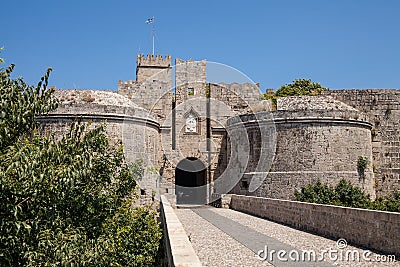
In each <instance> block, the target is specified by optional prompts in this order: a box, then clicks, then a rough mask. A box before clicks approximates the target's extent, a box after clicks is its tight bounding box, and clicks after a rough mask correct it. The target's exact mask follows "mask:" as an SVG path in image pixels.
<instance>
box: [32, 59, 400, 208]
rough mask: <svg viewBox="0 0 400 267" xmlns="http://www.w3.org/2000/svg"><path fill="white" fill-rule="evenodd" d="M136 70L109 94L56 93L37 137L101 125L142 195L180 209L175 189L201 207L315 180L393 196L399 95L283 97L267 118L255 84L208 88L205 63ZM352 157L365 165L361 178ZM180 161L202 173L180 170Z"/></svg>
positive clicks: (398, 161) (284, 194)
mask: <svg viewBox="0 0 400 267" xmlns="http://www.w3.org/2000/svg"><path fill="white" fill-rule="evenodd" d="M136 63H137V67H136V80H130V81H118V91H117V92H112V91H100V90H57V92H56V95H57V97H58V98H59V100H60V105H59V108H58V109H57V110H56V111H55V112H52V113H51V114H49V115H48V116H45V117H41V118H40V120H41V122H42V125H43V126H42V130H43V132H54V133H63V132H65V131H66V130H67V127H68V123H69V122H71V121H74V120H82V121H86V122H91V125H90V127H95V126H96V125H99V124H101V123H104V122H105V123H106V124H107V134H108V135H109V138H110V140H111V141H112V142H119V141H122V142H123V143H124V148H125V153H126V157H127V160H128V161H130V162H133V161H135V160H137V159H142V160H143V161H144V162H145V164H146V178H145V179H143V181H141V182H140V186H141V187H142V188H143V189H144V191H145V192H146V190H147V192H148V194H150V192H151V190H152V189H157V190H159V191H160V192H161V193H163V192H166V191H168V192H173V193H176V195H178V198H180V201H182V202H184V197H185V196H184V195H185V194H186V193H187V192H186V193H185V192H183V191H182V192H181V191H179V192H178V191H177V192H175V191H174V190H175V186H176V185H179V183H183V184H185V185H187V186H188V187H189V188H195V187H203V188H204V190H203V191H202V192H203V193H204V198H205V199H204V203H206V202H211V201H212V200H215V198H218V197H219V196H220V194H224V193H228V192H227V191H226V190H227V188H228V189H229V191H231V192H233V193H237V194H244V195H255V196H264V197H271V198H281V199H290V198H291V196H292V195H293V192H294V190H295V189H300V188H301V187H302V186H304V185H305V184H308V183H310V182H314V181H315V180H316V179H320V180H321V181H323V182H328V183H330V184H335V183H337V182H338V181H339V180H340V179H341V178H345V179H347V180H349V181H350V182H352V183H353V184H356V185H358V186H360V187H361V188H363V190H364V191H365V192H367V193H368V194H370V195H371V197H372V198H374V197H375V196H380V195H385V194H389V193H391V192H393V191H394V190H398V189H400V132H399V131H400V128H399V124H400V122H399V119H400V91H399V90H394V89H393V90H337V91H328V92H324V93H323V94H322V95H320V96H308V97H306V96H298V97H286V98H280V99H278V101H277V105H276V110H271V106H272V105H271V103H270V102H269V101H265V100H261V93H260V89H259V85H258V84H251V83H245V84H238V83H233V84H227V83H219V84H216V83H209V82H208V81H207V62H206V61H205V60H202V61H194V60H187V61H186V60H181V59H176V60H175V65H172V58H171V56H165V57H163V56H161V55H156V56H153V55H148V56H144V55H141V54H139V55H138V56H137V61H136ZM246 144H248V145H246ZM360 156H362V157H364V158H366V159H367V160H368V162H369V163H368V165H367V168H366V169H365V171H364V173H359V170H358V169H357V159H358V157H360ZM185 161H188V162H192V163H193V164H192V165H193V166H194V165H198V166H204V169H203V170H201V171H199V170H196V171H193V170H192V171H191V170H186V169H181V168H182V167H178V165H179V166H182V162H185ZM243 162H244V163H245V164H243ZM180 163H181V164H180ZM237 175H240V177H238V179H237V177H235V176H237ZM255 185H257V187H256V188H253V187H254V186H255ZM190 192H191V191H190ZM190 192H189V194H190ZM202 196H203V195H202Z"/></svg>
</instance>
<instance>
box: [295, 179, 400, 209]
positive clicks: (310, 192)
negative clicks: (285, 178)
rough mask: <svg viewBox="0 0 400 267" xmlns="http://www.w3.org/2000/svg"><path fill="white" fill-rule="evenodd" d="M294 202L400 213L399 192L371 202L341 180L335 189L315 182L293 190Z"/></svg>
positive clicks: (367, 196)
mask: <svg viewBox="0 0 400 267" xmlns="http://www.w3.org/2000/svg"><path fill="white" fill-rule="evenodd" d="M294 200H296V201H302V202H309V203H318V204H327V205H336V206H345V207H352V208H363V209H376V210H385V211H394V212H400V192H395V193H394V194H393V195H390V196H387V197H380V198H378V199H376V200H375V201H372V200H371V199H370V196H369V195H367V194H365V193H364V192H363V191H362V190H361V189H360V188H359V187H356V186H354V185H352V184H351V183H350V182H348V181H346V180H345V179H341V180H340V181H339V183H338V184H337V185H336V186H335V187H333V186H329V185H327V184H322V183H321V181H320V180H317V182H315V183H314V184H309V185H306V186H304V187H302V188H301V191H298V190H295V192H294Z"/></svg>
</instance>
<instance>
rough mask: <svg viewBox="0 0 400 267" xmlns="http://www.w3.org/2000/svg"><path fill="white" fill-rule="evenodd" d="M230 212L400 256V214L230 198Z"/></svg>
mask: <svg viewBox="0 0 400 267" xmlns="http://www.w3.org/2000/svg"><path fill="white" fill-rule="evenodd" d="M230 208H232V209H234V210H238V211H241V212H245V213H249V214H252V215H255V216H259V217H262V218H266V219H269V220H272V221H276V222H279V223H283V224H287V225H290V226H292V227H295V228H299V229H301V230H305V231H309V232H312V233H316V234H319V235H323V236H327V237H330V238H333V239H339V238H344V239H346V240H347V241H348V242H349V243H350V244H354V245H359V246H362V247H366V248H368V249H373V250H377V251H380V252H383V253H387V254H392V255H400V247H399V244H400V225H399V224H398V222H399V221H400V213H396V212H383V211H375V210H365V209H355V208H347V207H338V206H331V205H321V204H311V203H304V202H297V201H287V200H280V199H271V198H261V197H249V196H239V195H232V197H231V200H230Z"/></svg>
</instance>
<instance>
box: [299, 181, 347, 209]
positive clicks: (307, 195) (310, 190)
mask: <svg viewBox="0 0 400 267" xmlns="http://www.w3.org/2000/svg"><path fill="white" fill-rule="evenodd" d="M294 196H295V200H296V201H302V202H310V203H318V204H331V205H337V204H338V203H339V196H338V194H337V193H336V192H335V190H334V188H332V187H330V186H328V185H326V184H322V183H321V181H320V180H317V182H316V183H315V184H309V185H306V186H304V187H302V188H301V191H300V192H299V191H297V190H295V192H294Z"/></svg>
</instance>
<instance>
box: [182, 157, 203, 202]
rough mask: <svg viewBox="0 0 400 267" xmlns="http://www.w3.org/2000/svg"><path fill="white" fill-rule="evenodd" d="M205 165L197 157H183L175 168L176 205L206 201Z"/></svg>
mask: <svg viewBox="0 0 400 267" xmlns="http://www.w3.org/2000/svg"><path fill="white" fill-rule="evenodd" d="M204 185H206V167H205V166H204V164H203V162H202V161H201V160H199V159H198V158H192V157H189V158H185V159H183V160H181V161H180V162H179V163H178V165H177V166H176V169H175V193H176V204H178V205H185V204H191V205H202V204H205V203H206V197H207V194H206V186H204Z"/></svg>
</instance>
